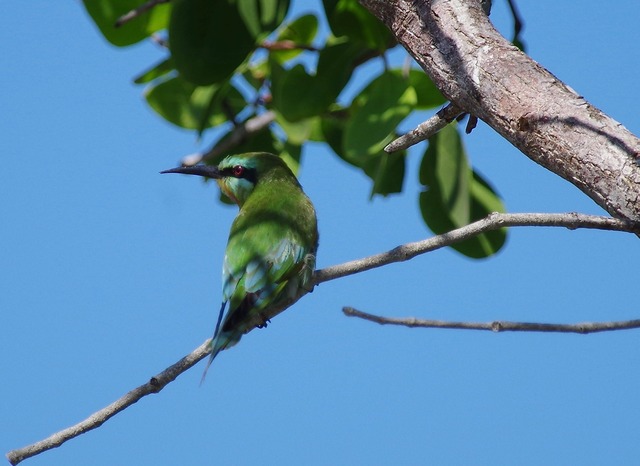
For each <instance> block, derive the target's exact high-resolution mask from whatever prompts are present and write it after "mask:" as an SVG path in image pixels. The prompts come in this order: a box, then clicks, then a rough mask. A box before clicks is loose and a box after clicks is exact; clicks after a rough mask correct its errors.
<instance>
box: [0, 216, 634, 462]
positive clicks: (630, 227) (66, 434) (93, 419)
mask: <svg viewBox="0 0 640 466" xmlns="http://www.w3.org/2000/svg"><path fill="white" fill-rule="evenodd" d="M521 226H543V227H564V228H569V229H572V230H573V229H577V228H590V229H598V230H615V231H624V232H630V233H636V234H637V233H640V223H634V222H629V221H626V220H619V219H615V218H611V217H601V216H595V215H583V214H577V213H567V214H533V213H532V214H499V213H493V214H491V215H489V216H488V217H486V218H484V219H482V220H479V221H477V222H474V223H472V224H470V225H467V226H465V227H462V228H458V229H457V230H453V231H450V232H448V233H445V234H443V235H438V236H434V237H431V238H428V239H425V240H422V241H417V242H414V243H407V244H404V245H402V246H398V247H396V248H394V249H392V250H390V251H388V252H385V253H382V254H377V255H374V256H370V257H365V258H363V259H358V260H354V261H351V262H347V263H344V264H340V265H334V266H332V267H327V268H325V269H322V270H318V271H316V272H315V274H314V278H313V285H314V286H315V285H318V284H320V283H323V282H326V281H329V280H335V279H336V278H341V277H345V276H347V275H353V274H356V273H360V272H364V271H366V270H370V269H373V268H376V267H381V266H383V265H387V264H391V263H394V262H403V261H406V260H409V259H412V258H414V257H416V256H418V255H421V254H425V253H427V252H430V251H434V250H436V249H440V248H443V247H445V246H450V245H451V244H454V243H458V242H460V241H464V240H465V239H468V238H471V237H473V236H476V235H478V234H480V233H484V232H487V231H492V230H496V229H499V228H504V227H521ZM306 293H307V292H306V291H303V292H301V293H300V294H298V296H296V297H294V298H292V299H290V300H289V301H287V302H285V303H283V304H282V305H281V306H278V307H277V308H271V309H268V310H267V311H266V315H263V316H256V319H255V322H251V324H252V326H253V327H257V326H258V325H262V324H263V323H264V318H269V319H270V318H272V317H274V316H276V315H277V314H279V313H281V312H282V311H284V310H285V309H286V308H288V307H289V306H291V305H292V304H293V303H295V302H296V301H297V300H298V299H300V298H301V297H302V296H304V295H305V294H306ZM359 317H362V316H359ZM633 322H636V321H633ZM385 323H387V322H385ZM388 323H391V322H388ZM617 324H619V323H615V322H614V323H610V325H617ZM468 325H483V324H468ZM526 325H537V326H547V325H550V324H526ZM579 325H583V324H579ZM594 325H595V324H594ZM597 325H601V326H604V325H607V324H606V323H602V324H597ZM443 326H444V325H443ZM624 328H631V327H624ZM492 330H495V329H493V328H492ZM505 330H513V329H511V328H509V329H506V328H505ZM611 330H613V328H612V329H611ZM249 331H250V330H249ZM594 331H595V330H594ZM582 333H585V332H584V331H583V332H582ZM208 343H209V341H208V340H207V341H206V342H205V343H203V344H202V345H200V346H199V347H198V348H196V349H195V350H194V351H193V352H192V353H191V354H189V355H187V356H185V357H184V358H182V359H180V361H178V362H177V363H175V364H173V365H172V366H170V367H168V368H167V369H165V370H164V371H162V372H160V373H159V374H157V375H156V376H154V377H152V378H151V379H150V380H149V382H147V383H145V384H143V385H140V386H139V387H138V388H135V389H133V390H131V391H130V392H129V393H127V394H125V395H124V396H123V397H122V398H120V399H118V400H117V401H115V402H114V403H112V404H110V405H109V406H107V407H105V408H103V409H101V410H99V411H97V412H95V413H94V414H92V415H91V416H89V417H88V418H87V419H85V420H84V421H82V422H80V423H78V424H76V425H74V426H71V427H68V428H67V429H64V430H61V431H60V432H57V433H55V434H53V435H51V436H50V437H48V438H46V439H44V440H41V441H39V442H36V443H34V444H32V445H28V446H26V447H24V448H19V449H17V450H12V451H10V452H9V453H7V458H8V459H9V461H10V462H11V464H13V465H16V464H18V463H20V462H21V461H22V460H24V459H26V458H29V457H31V456H35V455H37V454H39V453H42V452H44V451H46V450H50V449H51V448H56V447H59V446H60V445H62V444H63V443H64V442H66V441H67V440H70V439H72V438H74V437H77V436H79V435H81V434H84V433H85V432H88V431H90V430H92V429H95V428H97V427H99V426H100V425H102V424H103V423H104V422H105V421H107V420H108V419H110V418H111V417H113V416H115V415H116V414H118V413H119V412H120V411H122V410H124V409H126V408H127V407H129V406H131V405H132V404H134V403H136V402H137V401H138V400H140V399H141V398H143V397H145V396H147V395H150V394H153V393H158V392H159V391H160V390H162V389H163V388H164V387H165V386H166V385H167V384H169V383H170V382H172V381H174V380H175V379H176V378H177V377H178V376H179V375H180V374H182V373H183V372H185V371H186V370H187V369H189V368H191V367H193V366H194V365H195V364H196V363H197V362H198V361H200V360H201V359H203V358H204V357H205V356H206V355H207V354H208V351H209V348H208Z"/></svg>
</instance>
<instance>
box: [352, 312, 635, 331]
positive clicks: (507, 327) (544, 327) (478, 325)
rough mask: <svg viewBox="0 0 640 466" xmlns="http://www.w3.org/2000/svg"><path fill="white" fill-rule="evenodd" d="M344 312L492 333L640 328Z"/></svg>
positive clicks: (617, 324)
mask: <svg viewBox="0 0 640 466" xmlns="http://www.w3.org/2000/svg"><path fill="white" fill-rule="evenodd" d="M342 312H343V313H344V315H346V316H348V317H359V318H360V319H364V320H368V321H370V322H375V323H377V324H380V325H401V326H404V327H412V328H413V327H422V328H451V329H458V330H490V331H492V332H557V333H581V334H586V333H596V332H609V331H612V330H629V329H634V328H640V319H634V320H623V321H619V322H581V323H578V324H547V323H538V322H508V321H502V320H495V321H493V322H451V321H444V320H431V319H416V318H415V317H383V316H378V315H374V314H369V313H367V312H362V311H359V310H358V309H354V308H352V307H344V308H342Z"/></svg>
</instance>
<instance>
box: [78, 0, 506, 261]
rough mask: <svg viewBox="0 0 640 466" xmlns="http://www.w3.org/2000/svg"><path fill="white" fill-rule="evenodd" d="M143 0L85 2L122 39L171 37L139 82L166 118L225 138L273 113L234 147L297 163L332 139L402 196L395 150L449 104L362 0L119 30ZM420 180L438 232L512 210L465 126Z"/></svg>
mask: <svg viewBox="0 0 640 466" xmlns="http://www.w3.org/2000/svg"><path fill="white" fill-rule="evenodd" d="M140 3H141V2H140V0H91V1H89V0H84V5H85V8H86V9H87V11H88V12H89V14H90V15H91V17H92V18H93V20H94V21H95V23H96V24H97V26H98V27H99V29H100V31H101V32H102V34H103V35H104V37H105V38H106V39H107V40H108V41H109V42H111V43H112V44H113V45H116V46H119V47H124V46H128V45H132V44H135V43H137V42H140V41H142V40H145V39H148V38H149V37H151V36H154V37H156V38H157V37H158V36H157V34H161V36H160V37H161V40H160V42H161V43H163V44H168V45H167V46H166V47H165V48H164V50H165V53H166V56H165V57H162V58H161V59H160V60H159V62H158V63H157V64H156V65H154V66H152V67H150V68H149V69H147V70H146V71H144V72H142V73H141V74H140V75H139V76H137V77H136V78H135V79H134V82H135V83H137V84H140V85H144V86H146V88H145V91H144V95H145V98H146V101H147V103H148V104H149V106H150V107H151V108H152V109H153V110H154V111H155V112H156V113H157V114H158V115H160V116H161V117H162V118H164V119H165V120H167V121H169V122H171V123H172V124H174V125H177V126H179V127H181V128H184V129H186V130H191V131H195V132H196V134H197V135H198V137H199V136H201V135H202V134H203V133H205V132H206V131H208V130H209V129H211V128H222V130H219V134H221V135H220V137H219V139H218V142H220V141H224V140H225V139H227V138H228V137H229V136H230V134H231V133H232V132H233V131H234V129H235V127H237V126H238V125H242V124H243V123H245V122H247V121H249V120H251V119H252V118H254V117H255V116H257V115H260V114H263V113H265V112H267V111H272V112H274V114H275V121H274V122H273V123H272V124H271V125H269V127H268V128H265V130H264V131H262V132H258V133H256V134H253V135H251V137H244V138H243V140H242V141H241V143H240V144H237V145H236V147H234V151H236V152H244V151H249V150H256V149H259V150H264V151H268V152H274V153H279V154H284V155H285V159H286V160H287V161H288V163H290V165H291V166H292V168H293V169H294V170H295V169H297V167H298V165H299V164H300V157H301V154H302V148H303V146H304V144H305V143H306V142H308V141H315V142H324V143H326V144H328V146H329V147H330V148H331V150H332V151H333V152H334V153H335V154H336V155H337V156H338V157H340V158H341V159H342V160H344V161H345V162H347V163H348V164H350V165H353V166H355V167H357V168H359V169H360V170H362V172H363V173H364V174H365V175H366V176H368V177H369V178H370V179H371V191H370V196H371V197H374V196H377V195H381V196H387V195H391V194H395V193H400V192H402V189H403V185H404V182H405V159H406V157H407V153H406V151H400V152H396V153H393V154H388V153H386V152H385V151H384V150H383V149H384V147H385V146H386V145H387V144H388V143H389V142H391V141H392V140H393V139H394V138H395V137H396V136H397V135H398V133H399V130H398V126H399V125H400V124H401V123H402V121H403V120H405V118H407V117H408V116H409V115H411V114H412V113H414V112H424V111H429V110H431V111H432V110H433V109H436V108H438V107H439V106H441V105H443V104H444V103H445V99H444V98H443V97H442V95H441V94H440V92H439V91H438V89H437V88H436V87H435V85H434V84H433V83H432V82H431V80H430V79H429V78H428V77H427V75H426V74H425V73H424V72H423V71H422V70H418V69H413V68H411V66H408V65H407V63H409V62H408V61H406V62H405V65H404V66H402V67H394V66H392V65H390V59H389V54H390V51H392V50H393V49H394V48H396V47H397V43H396V41H395V39H394V37H393V36H392V35H391V33H390V32H389V30H388V29H387V28H386V27H385V26H384V25H383V24H382V23H381V22H380V21H378V19H376V18H375V17H374V16H373V15H371V14H370V13H369V12H368V11H367V10H366V9H365V8H363V7H362V6H361V5H360V4H359V3H358V2H357V0H323V1H322V10H321V11H323V12H324V16H320V15H317V14H303V15H301V16H299V17H291V15H289V8H290V2H289V0H219V1H215V2H212V1H209V0H173V1H171V2H162V3H161V4H157V5H155V6H154V7H153V8H151V9H150V10H149V11H146V12H144V13H143V14H140V15H137V16H136V17H134V18H133V19H132V20H130V21H127V22H126V24H123V25H122V26H121V27H115V23H116V21H117V20H118V19H119V18H120V17H121V16H122V15H124V14H126V13H128V12H129V11H131V10H133V9H135V8H137V7H140ZM323 25H324V26H326V27H323ZM320 31H328V32H326V33H321V32H320ZM375 61H378V62H380V63H382V64H383V66H381V67H378V68H379V71H378V72H376V73H377V74H376V73H373V75H372V76H371V77H370V78H369V82H368V84H367V85H366V86H365V87H364V88H363V89H362V90H361V91H360V92H358V93H355V95H354V96H352V97H350V95H349V94H350V93H349V92H345V88H347V87H348V86H349V85H350V83H351V82H352V81H353V76H354V73H355V72H356V71H358V70H362V69H366V70H367V72H370V70H371V69H372V68H374V67H372V66H367V65H369V64H370V63H372V62H375ZM351 94H353V92H351ZM221 156H222V155H219V156H217V157H214V158H212V159H209V160H206V162H207V163H216V162H217V161H218V160H219V159H220V157H221ZM419 182H420V184H421V185H422V186H423V187H424V191H423V192H422V193H421V194H420V196H419V200H418V203H419V206H420V210H421V213H422V216H423V218H424V219H425V223H426V225H427V226H428V227H429V228H431V230H433V231H434V232H435V233H442V232H444V231H448V230H450V229H453V228H456V227H460V226H463V225H466V224H468V223H470V222H472V221H474V220H477V219H480V218H482V217H484V216H486V215H487V214H488V213H490V212H492V211H504V207H503V204H502V201H501V200H500V198H499V197H498V195H497V194H496V191H495V190H494V189H493V188H492V186H491V185H490V184H489V183H488V182H487V181H486V180H484V179H483V178H482V177H481V176H480V175H479V174H478V173H476V172H474V170H473V169H472V168H471V164H470V162H469V159H468V157H467V154H466V151H465V149H464V146H463V143H462V139H461V137H460V134H459V132H458V130H457V129H456V128H455V127H451V128H447V129H446V131H444V132H443V133H442V134H439V135H437V136H435V137H434V138H432V140H430V141H429V145H428V148H427V149H426V151H425V152H424V154H423V160H422V165H421V170H420V180H419ZM505 236H506V232H505V230H500V231H495V232H490V233H486V234H484V235H481V236H480V237H478V238H475V239H473V240H469V241H466V242H463V243H461V244H459V245H456V247H455V248H456V250H458V251H459V252H461V253H462V254H465V255H466V256H468V257H473V258H482V257H487V256H489V255H491V254H493V253H495V252H496V251H498V250H499V249H500V247H501V246H502V245H503V244H504V241H505Z"/></svg>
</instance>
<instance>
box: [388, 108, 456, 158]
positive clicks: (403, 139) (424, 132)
mask: <svg viewBox="0 0 640 466" xmlns="http://www.w3.org/2000/svg"><path fill="white" fill-rule="evenodd" d="M461 113H464V111H463V110H462V109H460V108H459V107H457V106H455V105H454V104H448V105H447V106H446V107H444V108H443V109H442V110H440V111H439V112H438V113H436V114H435V115H433V116H432V117H431V118H429V119H428V120H427V121H424V122H422V123H420V124H419V125H418V126H417V127H416V128H415V129H412V130H411V131H409V132H408V133H406V134H403V135H402V136H400V137H399V138H398V139H395V140H393V141H391V142H390V143H389V144H388V145H387V146H386V147H385V148H384V151H385V152H387V153H391V152H396V151H399V150H403V149H407V148H409V147H411V146H413V145H415V144H418V143H419V142H422V141H424V140H426V139H429V138H430V137H431V136H433V135H434V134H436V133H437V132H438V131H440V130H441V129H442V128H444V127H445V126H447V125H448V124H449V123H451V122H452V121H453V120H455V119H456V117H457V116H458V115H460V114H461Z"/></svg>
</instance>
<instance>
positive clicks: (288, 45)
mask: <svg viewBox="0 0 640 466" xmlns="http://www.w3.org/2000/svg"><path fill="white" fill-rule="evenodd" d="M260 47H262V48H263V49H265V50H269V51H276V50H308V51H310V52H317V51H318V48H317V47H314V46H312V45H306V44H298V43H297V42H294V41H292V40H279V41H269V40H265V41H264V42H262V44H260Z"/></svg>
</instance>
